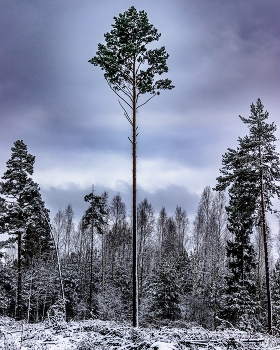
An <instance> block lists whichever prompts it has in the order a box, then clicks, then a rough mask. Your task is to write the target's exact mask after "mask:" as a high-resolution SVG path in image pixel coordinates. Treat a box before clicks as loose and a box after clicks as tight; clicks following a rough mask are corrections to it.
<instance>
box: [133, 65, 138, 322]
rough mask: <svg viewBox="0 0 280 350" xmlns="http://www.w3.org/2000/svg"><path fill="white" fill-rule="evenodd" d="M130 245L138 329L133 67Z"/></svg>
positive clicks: (134, 310) (134, 77) (134, 78)
mask: <svg viewBox="0 0 280 350" xmlns="http://www.w3.org/2000/svg"><path fill="white" fill-rule="evenodd" d="M132 114H133V115H132V197H133V199H132V202H133V203H132V245H133V247H132V248H133V249H132V251H133V258H132V260H133V263H132V265H133V271H132V273H133V327H138V276H137V208H136V192H137V189H136V137H137V134H136V128H137V127H136V73H135V61H134V67H133V109H132Z"/></svg>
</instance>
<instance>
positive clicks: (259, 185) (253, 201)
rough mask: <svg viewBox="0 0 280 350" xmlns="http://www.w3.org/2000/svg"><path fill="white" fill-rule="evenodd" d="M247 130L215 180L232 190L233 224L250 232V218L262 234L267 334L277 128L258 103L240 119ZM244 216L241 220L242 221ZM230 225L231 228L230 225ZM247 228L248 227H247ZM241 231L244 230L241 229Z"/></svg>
mask: <svg viewBox="0 0 280 350" xmlns="http://www.w3.org/2000/svg"><path fill="white" fill-rule="evenodd" d="M240 118H241V120H242V121H243V122H244V123H245V124H246V125H247V126H248V128H249V134H248V135H247V136H245V137H244V138H238V143H239V146H238V149H237V151H234V150H232V149H229V150H228V152H227V153H226V154H225V155H224V156H223V168H222V169H221V173H222V175H221V176H220V177H218V178H217V180H218V185H217V186H216V189H217V190H224V189H225V188H226V187H228V186H231V190H230V191H231V192H232V193H231V194H230V195H231V198H232V200H234V201H235V204H234V206H235V209H233V210H232V211H231V212H232V220H234V221H235V222H236V229H237V230H238V229H239V230H241V231H242V227H240V228H238V222H240V224H241V225H247V229H250V228H249V226H250V225H251V220H252V218H253V219H254V224H255V225H257V226H260V227H261V229H262V233H263V242H264V254H265V272H266V289H267V293H266V294H267V319H268V320H267V325H268V331H269V332H270V331H271V327H272V312H271V296H270V276H269V274H270V273H269V264H268V248H267V223H266V212H267V211H272V203H271V199H272V198H273V197H274V196H275V195H276V196H277V197H278V198H280V186H279V181H280V160H279V153H277V152H276V146H275V141H277V139H276V137H275V135H274V133H275V131H276V125H275V124H274V123H271V124H268V123H267V119H268V112H267V111H264V106H263V105H262V102H261V100H260V99H258V100H257V103H256V105H254V104H253V103H252V105H251V115H250V116H249V117H248V118H244V117H241V116H240ZM241 216H243V217H241ZM232 222H233V221H232ZM231 225H232V224H231ZM248 225H249V226H248ZM243 228H244V227H243Z"/></svg>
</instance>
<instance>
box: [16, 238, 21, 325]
mask: <svg viewBox="0 0 280 350" xmlns="http://www.w3.org/2000/svg"><path fill="white" fill-rule="evenodd" d="M17 282H18V283H17V309H16V310H17V312H16V319H17V320H21V319H22V295H21V289H22V288H21V284H22V233H21V232H18V281H17Z"/></svg>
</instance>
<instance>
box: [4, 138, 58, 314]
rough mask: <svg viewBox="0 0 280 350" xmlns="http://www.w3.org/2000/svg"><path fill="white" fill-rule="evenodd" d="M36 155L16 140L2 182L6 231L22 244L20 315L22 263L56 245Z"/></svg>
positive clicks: (19, 309)
mask: <svg viewBox="0 0 280 350" xmlns="http://www.w3.org/2000/svg"><path fill="white" fill-rule="evenodd" d="M34 162H35V156H32V155H31V154H30V153H28V151H27V146H26V145H25V143H24V142H23V141H22V140H18V141H16V142H14V147H12V155H11V158H10V159H9V160H8V161H7V170H6V172H5V173H4V175H3V176H2V179H3V181H2V182H1V183H0V195H1V201H2V202H3V203H4V204H3V206H4V210H2V215H1V225H0V226H1V228H2V232H7V233H8V234H10V235H13V236H14V237H15V239H16V240H17V245H18V259H17V264H18V282H17V309H16V317H17V318H18V319H21V318H22V263H23V259H24V262H26V263H29V262H30V259H31V260H32V258H33V257H34V255H36V254H38V253H40V254H42V253H44V252H47V251H49V250H50V249H51V248H52V243H51V236H50V229H49V225H48V221H49V215H48V213H49V212H48V210H47V209H46V208H45V204H44V202H43V200H42V198H41V194H40V188H39V186H38V184H36V183H35V182H34V181H33V180H32V178H31V175H32V174H33V167H34Z"/></svg>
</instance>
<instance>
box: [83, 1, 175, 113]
mask: <svg viewBox="0 0 280 350" xmlns="http://www.w3.org/2000/svg"><path fill="white" fill-rule="evenodd" d="M114 20H115V23H114V24H113V25H112V27H113V29H112V30H111V31H110V32H108V33H106V34H104V37H105V41H106V44H98V51H97V52H96V56H94V57H93V58H92V59H90V60H89V61H88V62H90V63H91V64H94V65H95V66H100V67H101V69H102V70H104V71H105V73H104V77H105V79H106V81H107V83H108V84H109V86H110V87H111V89H112V90H114V91H115V92H116V93H119V92H122V93H123V96H124V97H125V99H126V103H127V104H128V105H130V107H131V108H133V107H132V102H133V88H134V87H136V89H137V93H136V102H137V101H138V98H139V96H140V95H143V94H146V93H149V94H152V95H153V96H155V95H159V94H160V90H162V89H168V90H170V89H172V88H173V87H174V86H173V85H172V84H171V80H170V79H159V80H155V76H156V75H161V74H163V73H166V72H168V67H167V64H166V61H167V59H168V56H169V55H168V54H167V53H166V51H165V47H164V46H162V47H161V48H159V49H150V50H148V49H147V44H149V43H151V42H153V41H158V40H159V38H160V36H161V34H160V33H158V30H157V29H156V28H155V27H154V26H153V25H152V24H150V23H149V20H148V16H147V13H146V12H144V11H139V12H138V11H137V10H136V8H135V7H134V6H132V7H130V8H129V9H128V10H127V11H126V12H124V13H123V14H119V17H114ZM121 98H122V97H121ZM122 99H123V100H124V98H122ZM139 107H140V106H139Z"/></svg>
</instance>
